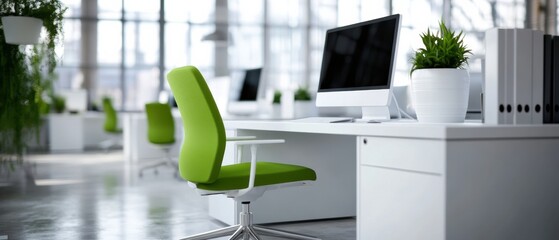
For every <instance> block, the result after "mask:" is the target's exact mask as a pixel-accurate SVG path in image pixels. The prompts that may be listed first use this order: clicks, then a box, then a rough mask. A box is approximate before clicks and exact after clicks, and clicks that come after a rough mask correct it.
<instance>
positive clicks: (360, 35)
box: [318, 14, 400, 92]
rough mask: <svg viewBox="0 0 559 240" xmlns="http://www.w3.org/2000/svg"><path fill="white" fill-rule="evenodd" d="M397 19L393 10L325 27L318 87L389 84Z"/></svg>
mask: <svg viewBox="0 0 559 240" xmlns="http://www.w3.org/2000/svg"><path fill="white" fill-rule="evenodd" d="M399 19H400V15H398V14H396V15H392V16H388V17H384V18H379V19H375V20H370V21H367V22H362V23H357V24H353V25H349V26H345V27H339V28H334V29H330V30H328V31H327V33H326V42H325V44H324V55H323V58H322V69H321V72H320V84H319V87H318V91H319V92H328V91H340V90H343V91H347V90H367V89H387V88H389V87H390V81H391V79H392V76H391V75H392V68H393V67H394V66H393V58H394V57H395V56H394V54H395V50H396V44H397V34H398V27H399V22H398V21H399Z"/></svg>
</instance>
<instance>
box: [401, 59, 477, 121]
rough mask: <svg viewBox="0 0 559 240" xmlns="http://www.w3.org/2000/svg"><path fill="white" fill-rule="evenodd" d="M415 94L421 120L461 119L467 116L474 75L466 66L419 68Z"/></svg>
mask: <svg viewBox="0 0 559 240" xmlns="http://www.w3.org/2000/svg"><path fill="white" fill-rule="evenodd" d="M411 85H412V98H413V104H414V106H415V111H416V114H417V120H418V121H419V122H427V123H460V122H464V119H465V118H466V111H467V109H468V97H469V91H470V76H469V75H468V72H467V70H465V69H452V68H431V69H418V70H415V71H414V72H413V74H412V78H411Z"/></svg>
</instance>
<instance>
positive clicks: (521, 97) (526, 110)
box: [507, 29, 533, 124]
mask: <svg viewBox="0 0 559 240" xmlns="http://www.w3.org/2000/svg"><path fill="white" fill-rule="evenodd" d="M512 39H513V41H514V43H513V46H514V47H513V50H512V52H513V53H514V58H513V59H514V64H513V65H512V66H513V69H511V71H508V72H509V73H511V72H512V74H513V76H512V77H509V78H507V80H508V81H507V89H509V91H510V87H509V84H508V83H511V81H510V80H512V91H513V95H512V99H510V98H509V102H512V106H513V110H512V114H511V115H512V123H513V124H530V123H532V115H531V113H530V112H531V111H532V109H531V108H530V107H531V105H532V63H533V61H532V47H533V44H532V30H530V29H514V38H512ZM508 66H510V65H508Z"/></svg>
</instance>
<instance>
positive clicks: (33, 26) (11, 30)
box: [2, 16, 43, 45]
mask: <svg viewBox="0 0 559 240" xmlns="http://www.w3.org/2000/svg"><path fill="white" fill-rule="evenodd" d="M2 26H3V28H4V36H5V38H6V43H9V44H14V45H27V44H37V43H39V36H40V35H41V27H42V26H43V20H41V19H39V18H33V17H21V16H7V17H2Z"/></svg>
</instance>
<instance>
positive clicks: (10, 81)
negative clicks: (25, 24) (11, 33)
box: [0, 0, 67, 166]
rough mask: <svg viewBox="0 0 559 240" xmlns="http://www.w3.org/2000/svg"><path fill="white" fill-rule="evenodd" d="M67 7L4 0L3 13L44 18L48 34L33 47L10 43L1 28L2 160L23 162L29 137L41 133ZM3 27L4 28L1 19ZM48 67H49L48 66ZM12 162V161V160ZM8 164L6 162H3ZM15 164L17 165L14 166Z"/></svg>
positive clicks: (49, 0) (38, 0)
mask: <svg viewBox="0 0 559 240" xmlns="http://www.w3.org/2000/svg"><path fill="white" fill-rule="evenodd" d="M66 9H67V8H66V7H64V6H63V4H62V2H61V0H2V1H1V2H0V16H27V17H35V18H39V19H42V20H43V29H44V30H45V33H46V36H45V38H43V39H41V42H40V43H39V44H38V45H35V46H33V47H26V46H18V45H11V44H7V43H6V41H5V36H4V31H3V30H0V161H2V162H4V161H6V160H11V159H14V158H16V159H18V160H20V161H21V159H22V155H23V152H24V150H25V147H26V137H28V136H29V134H31V133H35V134H38V127H39V125H40V123H41V121H40V109H41V108H42V104H44V101H43V99H42V97H43V96H42V95H43V93H44V92H45V91H46V92H47V93H48V94H51V93H52V92H49V91H52V85H51V84H52V81H53V79H54V78H55V72H54V70H55V68H56V65H57V56H56V53H55V47H56V45H57V44H58V43H60V42H62V37H63V29H62V26H63V18H64V12H65V11H66ZM0 27H3V26H2V25H1V22H0ZM44 67H46V69H44ZM10 162H11V161H10ZM0 166H4V164H0ZM12 166H13V165H12Z"/></svg>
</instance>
